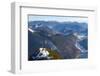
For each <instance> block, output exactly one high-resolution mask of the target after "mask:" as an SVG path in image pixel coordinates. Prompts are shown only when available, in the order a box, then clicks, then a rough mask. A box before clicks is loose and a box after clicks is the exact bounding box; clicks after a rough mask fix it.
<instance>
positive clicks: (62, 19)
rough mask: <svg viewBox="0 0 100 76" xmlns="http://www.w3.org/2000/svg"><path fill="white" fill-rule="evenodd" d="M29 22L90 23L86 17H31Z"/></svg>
mask: <svg viewBox="0 0 100 76" xmlns="http://www.w3.org/2000/svg"><path fill="white" fill-rule="evenodd" d="M28 21H58V22H69V21H70V22H82V23H83V22H85V23H88V18H86V17H69V16H68V17H67V16H65V17H64V16H42V15H41V16H38V15H29V16H28Z"/></svg>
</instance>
